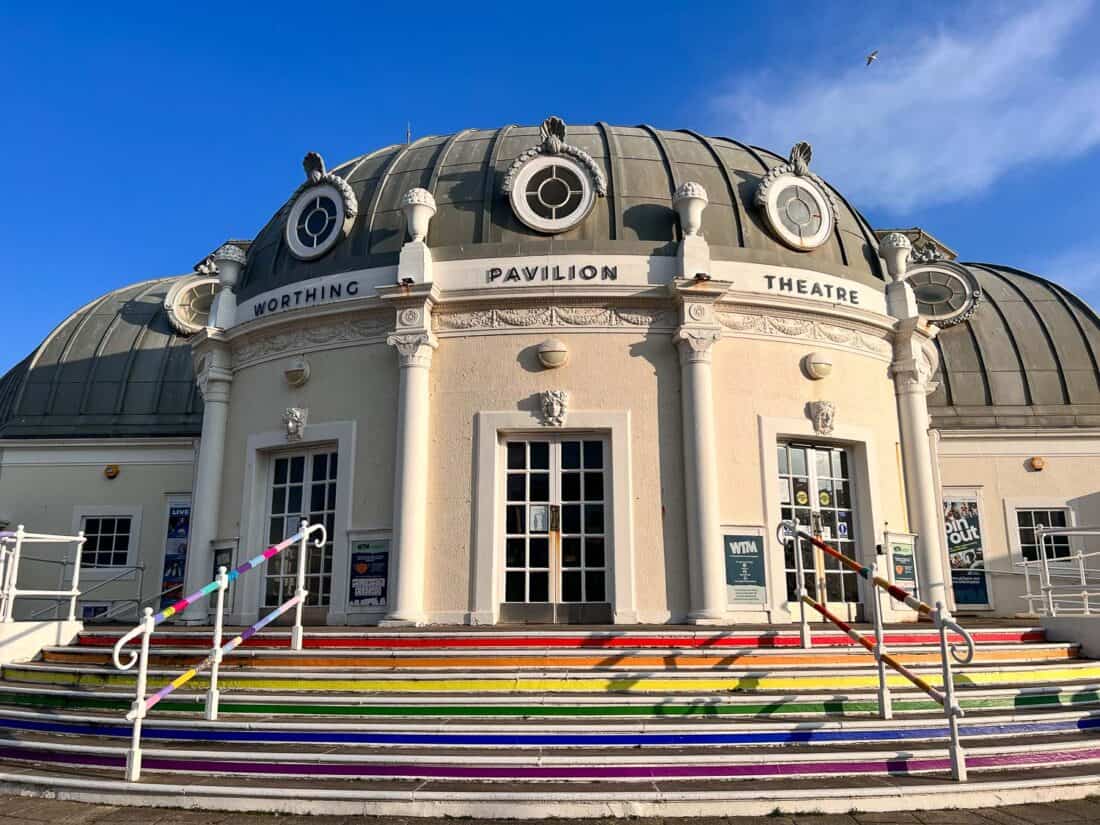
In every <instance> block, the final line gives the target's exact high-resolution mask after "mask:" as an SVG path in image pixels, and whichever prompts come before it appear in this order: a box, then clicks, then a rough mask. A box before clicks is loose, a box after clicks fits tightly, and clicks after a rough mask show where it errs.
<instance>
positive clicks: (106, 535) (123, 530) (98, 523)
mask: <svg viewBox="0 0 1100 825" xmlns="http://www.w3.org/2000/svg"><path fill="white" fill-rule="evenodd" d="M132 528H133V517H132V516H130V515H128V514H126V515H123V514H120V515H102V516H84V517H82V518H81V520H80V529H81V530H83V531H84V536H85V538H86V539H87V541H85V542H84V551H83V553H82V554H81V556H80V566H81V567H124V566H125V565H126V564H127V562H128V560H129V558H130V535H131V530H132Z"/></svg>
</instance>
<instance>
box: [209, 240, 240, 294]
mask: <svg viewBox="0 0 1100 825" xmlns="http://www.w3.org/2000/svg"><path fill="white" fill-rule="evenodd" d="M209 260H210V261H212V262H213V264H214V268H215V269H216V270H217V273H218V279H219V280H220V281H221V285H222V286H224V287H228V288H229V289H233V288H235V287H236V286H237V280H238V279H239V278H240V277H241V270H242V269H244V265H245V263H247V261H248V256H247V255H246V254H245V252H244V250H243V249H241V248H240V247H239V246H236V245H235V244H231V243H224V244H222V245H221V246H219V247H218V248H217V249H216V250H215V251H214V254H212V255H211V256H210V258H209Z"/></svg>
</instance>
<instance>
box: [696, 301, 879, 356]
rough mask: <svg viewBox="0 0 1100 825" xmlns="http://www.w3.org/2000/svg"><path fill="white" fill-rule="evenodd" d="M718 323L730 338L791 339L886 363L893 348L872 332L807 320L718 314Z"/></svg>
mask: <svg viewBox="0 0 1100 825" xmlns="http://www.w3.org/2000/svg"><path fill="white" fill-rule="evenodd" d="M715 317H716V318H717V320H718V323H719V324H721V325H722V326H723V327H725V328H726V329H728V330H730V331H731V332H733V333H734V334H741V335H749V336H759V337H768V338H793V339H796V340H801V341H813V342H815V343H822V344H826V345H829V344H832V345H834V346H839V347H844V348H846V349H853V350H857V351H859V352H866V353H870V354H871V355H874V356H876V357H878V358H881V359H883V360H887V361H888V360H890V358H891V357H892V355H893V347H892V345H891V344H890V342H889V341H887V340H885V339H884V338H882V337H881V336H879V335H876V334H874V333H872V332H868V331H864V330H861V329H857V328H854V327H849V326H842V325H840V324H827V323H825V322H823V321H814V320H810V319H808V318H787V317H783V316H780V315H763V314H755V313H745V312H726V311H719V312H717V313H716V314H715Z"/></svg>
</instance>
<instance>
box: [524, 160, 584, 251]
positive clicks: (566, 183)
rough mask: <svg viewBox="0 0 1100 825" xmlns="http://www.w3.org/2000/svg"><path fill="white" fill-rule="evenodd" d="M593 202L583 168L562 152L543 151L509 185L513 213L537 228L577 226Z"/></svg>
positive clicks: (546, 230) (553, 229)
mask: <svg viewBox="0 0 1100 825" xmlns="http://www.w3.org/2000/svg"><path fill="white" fill-rule="evenodd" d="M594 202H595V195H594V193H593V190H592V183H591V181H590V180H589V178H588V173H587V171H585V169H584V168H583V167H582V166H581V165H580V164H579V163H577V162H576V161H574V160H573V159H572V158H570V157H567V156H565V155H543V156H540V157H537V158H535V159H534V160H532V161H531V162H530V163H528V164H527V165H526V166H524V167H523V168H522V169H521V170H520V171H519V174H518V175H516V181H515V184H514V185H513V186H512V209H513V210H514V211H515V213H516V216H517V217H518V218H519V219H520V220H521V221H523V222H524V223H525V224H527V225H528V226H529V227H531V228H532V229H537V230H538V231H539V232H551V233H556V232H564V231H565V230H566V229H569V228H570V227H572V226H576V225H577V224H578V223H580V222H581V221H582V220H584V217H585V216H586V215H587V214H588V212H589V210H590V209H591V208H592V204H593V203H594Z"/></svg>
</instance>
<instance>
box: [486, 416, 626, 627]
mask: <svg viewBox="0 0 1100 825" xmlns="http://www.w3.org/2000/svg"><path fill="white" fill-rule="evenodd" d="M504 449H505V478H504V502H503V509H504V513H503V516H504V559H503V561H504V594H503V595H504V601H503V604H502V605H501V621H503V622H579V623H605V622H610V621H611V605H610V601H609V593H610V580H609V575H610V562H611V559H610V551H611V541H610V539H611V536H610V521H609V515H610V513H609V509H610V508H609V501H610V496H609V492H610V491H609V489H608V483H607V482H608V473H607V463H608V455H607V442H606V441H605V440H604V439H602V438H596V437H582V436H574V437H569V436H563V437H557V438H515V439H508V440H507V441H506V442H505V445H504Z"/></svg>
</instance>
